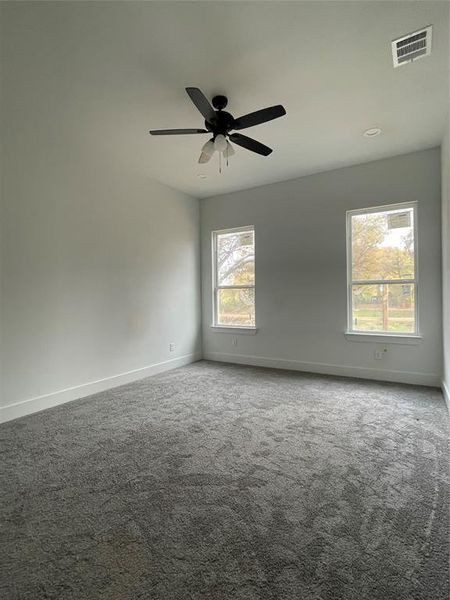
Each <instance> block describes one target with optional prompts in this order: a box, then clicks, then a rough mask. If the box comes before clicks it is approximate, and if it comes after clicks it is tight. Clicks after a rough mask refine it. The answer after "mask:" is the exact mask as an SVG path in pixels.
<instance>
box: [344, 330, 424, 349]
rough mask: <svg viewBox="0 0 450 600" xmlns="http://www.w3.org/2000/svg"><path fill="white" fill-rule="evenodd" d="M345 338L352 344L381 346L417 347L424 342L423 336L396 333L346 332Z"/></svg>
mask: <svg viewBox="0 0 450 600" xmlns="http://www.w3.org/2000/svg"><path fill="white" fill-rule="evenodd" d="M344 335H345V338H346V339H347V340H348V341H350V342H372V343H381V344H403V345H406V346H417V345H418V344H420V342H421V341H422V339H423V338H422V336H421V335H396V334H395V333H394V334H393V333H367V332H364V333H363V332H362V333H357V332H356V331H346V332H345V334H344Z"/></svg>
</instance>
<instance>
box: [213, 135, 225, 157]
mask: <svg viewBox="0 0 450 600" xmlns="http://www.w3.org/2000/svg"><path fill="white" fill-rule="evenodd" d="M214 148H215V149H216V150H217V151H218V152H223V151H224V150H226V148H227V138H226V137H225V136H224V135H222V134H221V133H219V135H216V138H215V140H214Z"/></svg>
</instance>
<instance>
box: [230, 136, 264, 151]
mask: <svg viewBox="0 0 450 600" xmlns="http://www.w3.org/2000/svg"><path fill="white" fill-rule="evenodd" d="M229 138H230V140H231V141H232V142H234V143H235V144H238V146H242V147H243V148H246V149H247V150H251V151H252V152H256V154H262V155H263V156H268V155H269V154H270V153H271V152H273V150H272V148H269V147H268V146H265V145H264V144H261V142H257V141H256V140H254V139H252V138H249V137H247V136H246V135H242V133H232V134H230V136H229Z"/></svg>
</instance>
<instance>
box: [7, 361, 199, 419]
mask: <svg viewBox="0 0 450 600" xmlns="http://www.w3.org/2000/svg"><path fill="white" fill-rule="evenodd" d="M201 358H202V357H201V354H185V355H184V356H179V357H178V358H172V359H171V360H166V361H164V362H160V363H156V364H154V365H148V366H146V367H141V368H140V369H134V370H133V371H127V372H126V373H120V374H119V375H113V376H112V377H105V378H104V379H98V380H97V381H90V382H89V383H83V384H81V385H76V386H74V387H70V388H67V389H65V390H59V391H57V392H52V393H51V394H45V395H44V396H37V397H36V398H30V399H28V400H23V401H21V402H16V403H15V404H9V405H7V406H3V407H1V408H0V423H4V422H5V421H10V420H11V419H17V418H18V417H23V416H25V415H29V414H31V413H34V412H38V411H40V410H44V409H46V408H51V407H52V406H57V405H58V404H64V403H65V402H70V401H72V400H78V399H79V398H85V397H86V396H91V395H92V394H97V393H98V392H103V391H104V390H109V389H111V388H115V387H118V386H119V385H123V384H125V383H131V382H132V381H137V380H138V379H144V378H145V377H150V376H151V375H157V374H158V373H162V372H163V371H168V370H170V369H175V368H176V367H182V366H183V365H187V364H189V363H192V362H195V361H197V360H200V359H201Z"/></svg>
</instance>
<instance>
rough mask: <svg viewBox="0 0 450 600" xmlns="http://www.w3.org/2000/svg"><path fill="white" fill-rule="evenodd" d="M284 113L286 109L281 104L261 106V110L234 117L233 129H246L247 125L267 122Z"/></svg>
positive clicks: (251, 125)
mask: <svg viewBox="0 0 450 600" xmlns="http://www.w3.org/2000/svg"><path fill="white" fill-rule="evenodd" d="M285 114H286V110H285V108H284V106H281V104H278V105H277V106H269V107H268V108H262V109H261V110H257V111H256V112H252V113H249V114H248V115H244V116H243V117H239V119H236V120H235V121H234V125H233V129H246V128H247V127H253V126H254V125H260V124H261V123H267V121H272V119H278V117H282V116H283V115H285Z"/></svg>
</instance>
